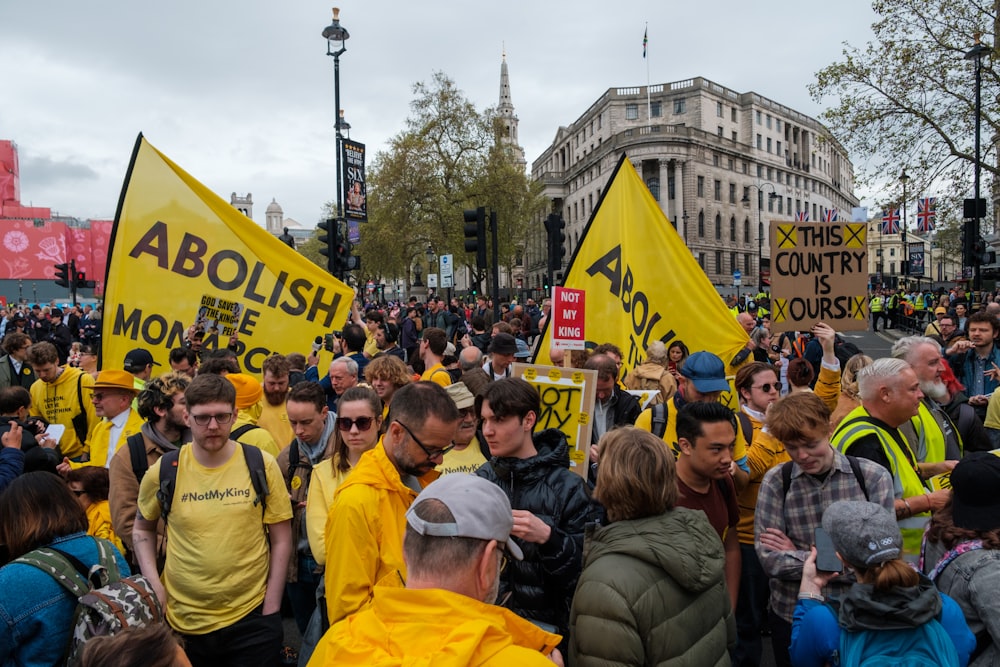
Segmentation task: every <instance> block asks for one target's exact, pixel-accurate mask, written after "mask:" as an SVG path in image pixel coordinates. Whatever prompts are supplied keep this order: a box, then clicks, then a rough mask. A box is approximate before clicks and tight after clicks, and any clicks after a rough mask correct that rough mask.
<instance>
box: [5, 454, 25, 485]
mask: <svg viewBox="0 0 1000 667" xmlns="http://www.w3.org/2000/svg"><path fill="white" fill-rule="evenodd" d="M22 472H24V452H22V451H21V450H20V449H18V448H16V447H3V446H0V491H3V490H4V489H6V488H7V485H8V484H10V483H11V482H13V481H14V478H15V477H17V476H18V475H20V474H21V473H22Z"/></svg>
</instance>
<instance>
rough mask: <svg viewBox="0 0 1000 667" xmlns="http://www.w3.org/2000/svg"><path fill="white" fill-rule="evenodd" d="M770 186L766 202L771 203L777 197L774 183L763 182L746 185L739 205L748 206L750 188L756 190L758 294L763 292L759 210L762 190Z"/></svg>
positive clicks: (762, 224) (762, 198)
mask: <svg viewBox="0 0 1000 667" xmlns="http://www.w3.org/2000/svg"><path fill="white" fill-rule="evenodd" d="M767 186H770V187H771V191H770V192H769V193H768V194H767V198H768V201H773V200H774V198H775V197H777V196H778V193H777V191H775V189H774V183H770V182H765V183H761V184H760V185H757V184H754V185H748V186H747V191H744V193H743V200H742V202H741V203H743V204H749V203H750V196H749V190H750V188H755V189H756V190H757V293H758V294H760V293H761V292H763V291H764V268H763V264H764V223H763V222H761V220H760V209H761V206H762V205H763V203H764V202H763V200H764V188H765V187H767Z"/></svg>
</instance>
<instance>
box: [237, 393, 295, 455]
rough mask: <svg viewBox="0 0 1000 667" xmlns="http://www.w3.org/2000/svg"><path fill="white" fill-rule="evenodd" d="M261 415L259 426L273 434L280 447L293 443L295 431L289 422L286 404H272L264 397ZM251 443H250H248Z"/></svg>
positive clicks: (258, 419) (261, 403) (258, 421)
mask: <svg viewBox="0 0 1000 667" xmlns="http://www.w3.org/2000/svg"><path fill="white" fill-rule="evenodd" d="M260 406H261V408H260V417H258V418H257V426H260V427H261V428H262V429H264V430H265V431H267V432H268V433H270V434H271V437H272V438H274V442H275V444H277V445H278V449H279V450H281V449H284V448H285V447H287V446H288V445H290V444H292V440H294V439H295V432H294V431H293V430H292V427H291V426H290V425H289V424H288V411H287V410H286V409H285V404H284V403H282V404H281V405H271V404H270V403H268V402H267V399H264V400H262V401H261V402H260ZM247 444H250V443H247Z"/></svg>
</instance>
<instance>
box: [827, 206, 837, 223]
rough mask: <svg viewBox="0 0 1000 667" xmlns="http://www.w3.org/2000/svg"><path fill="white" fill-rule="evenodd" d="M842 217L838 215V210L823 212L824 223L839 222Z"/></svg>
mask: <svg viewBox="0 0 1000 667" xmlns="http://www.w3.org/2000/svg"><path fill="white" fill-rule="evenodd" d="M839 217H840V216H838V215H837V209H835V208H832V209H830V210H828V211H823V222H837V220H838V219H839Z"/></svg>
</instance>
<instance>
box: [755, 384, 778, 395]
mask: <svg viewBox="0 0 1000 667" xmlns="http://www.w3.org/2000/svg"><path fill="white" fill-rule="evenodd" d="M750 388H751V389H760V390H761V391H762V392H764V393H765V394H770V393H771V389H772V388H773V389H774V390H775V391H776V392H779V393H780V392H781V383H780V382H775V383H774V384H771V383H770V382H767V383H765V384H759V385H757V386H753V385H751V386H750Z"/></svg>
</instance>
